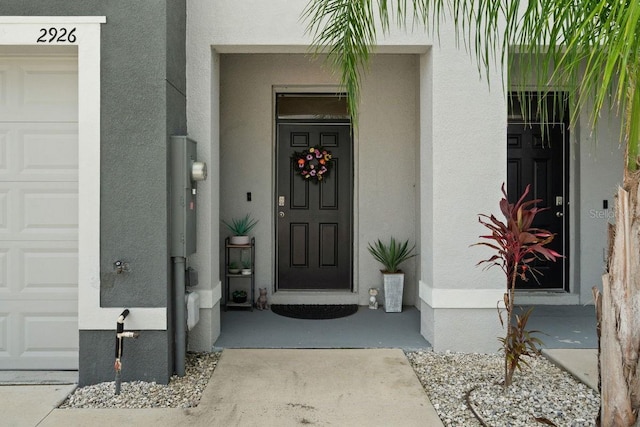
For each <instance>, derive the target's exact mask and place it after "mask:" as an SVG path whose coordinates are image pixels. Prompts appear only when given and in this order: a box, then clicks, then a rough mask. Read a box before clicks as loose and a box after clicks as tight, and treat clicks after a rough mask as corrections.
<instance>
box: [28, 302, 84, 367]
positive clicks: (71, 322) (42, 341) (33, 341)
mask: <svg viewBox="0 0 640 427" xmlns="http://www.w3.org/2000/svg"><path fill="white" fill-rule="evenodd" d="M62 330H74V331H75V333H74V334H63V335H61V334H60V333H59V332H60V331H62ZM23 351H24V353H25V354H28V353H31V354H34V353H39V354H40V355H44V354H52V355H53V354H56V353H57V354H60V352H65V353H67V355H68V356H70V355H71V354H69V353H74V352H77V351H78V316H76V315H74V314H73V313H66V314H59V315H56V316H53V315H51V314H50V313H48V312H47V313H46V314H43V313H25V314H24V349H23ZM34 355H35V354H34Z"/></svg>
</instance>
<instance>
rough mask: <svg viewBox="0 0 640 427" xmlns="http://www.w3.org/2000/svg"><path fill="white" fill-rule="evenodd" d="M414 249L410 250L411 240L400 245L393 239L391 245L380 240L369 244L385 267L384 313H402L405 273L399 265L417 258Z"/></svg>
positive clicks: (383, 272)
mask: <svg viewBox="0 0 640 427" xmlns="http://www.w3.org/2000/svg"><path fill="white" fill-rule="evenodd" d="M414 249H415V245H414V246H413V247H411V248H409V240H406V241H404V242H402V243H399V242H397V241H396V239H395V238H393V237H392V238H391V240H390V241H389V244H386V243H382V242H381V241H380V239H378V240H377V241H376V242H374V243H373V244H371V243H369V252H370V253H371V255H373V257H374V258H375V259H376V260H377V261H378V262H380V264H382V265H383V267H384V270H380V271H381V272H382V277H383V280H384V282H383V283H384V311H386V312H387V313H399V312H401V311H402V294H403V289H404V273H403V272H402V271H401V270H400V269H399V265H400V264H402V263H403V262H404V261H406V260H408V259H409V258H413V257H414V256H416V254H414V253H413V250H414Z"/></svg>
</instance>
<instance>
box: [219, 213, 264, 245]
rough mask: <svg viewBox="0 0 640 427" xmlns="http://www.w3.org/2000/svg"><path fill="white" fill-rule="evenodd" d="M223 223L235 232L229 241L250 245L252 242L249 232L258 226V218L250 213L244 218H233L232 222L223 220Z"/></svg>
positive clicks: (235, 243)
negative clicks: (253, 217)
mask: <svg viewBox="0 0 640 427" xmlns="http://www.w3.org/2000/svg"><path fill="white" fill-rule="evenodd" d="M222 223H223V224H224V225H226V226H227V228H228V229H229V230H230V231H231V233H233V236H231V237H229V243H231V244H232V245H248V244H249V243H250V242H251V238H250V237H249V232H250V231H251V230H253V227H255V226H256V224H257V223H258V220H256V219H252V218H251V216H250V215H249V214H246V215H245V216H244V217H242V218H233V219H232V220H231V222H227V221H225V220H222Z"/></svg>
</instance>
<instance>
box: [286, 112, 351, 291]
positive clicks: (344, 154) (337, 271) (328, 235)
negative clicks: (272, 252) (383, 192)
mask: <svg viewBox="0 0 640 427" xmlns="http://www.w3.org/2000/svg"><path fill="white" fill-rule="evenodd" d="M277 141H278V147H277V150H278V154H277V158H278V165H277V194H276V198H277V200H276V202H277V203H276V209H277V211H276V224H277V225H276V228H277V248H276V251H277V266H276V268H277V287H278V289H280V290H285V289H286V290H351V287H352V267H351V265H352V246H353V245H352V243H351V242H352V240H351V239H352V225H351V224H352V189H353V171H352V163H353V162H352V143H351V127H350V125H349V124H346V123H345V124H287V123H280V124H278V135H277ZM316 146H321V147H323V148H325V149H327V150H328V151H330V152H331V154H332V160H331V161H332V162H333V167H332V168H331V169H330V171H329V173H328V174H327V175H326V177H325V179H324V180H323V181H321V182H319V183H315V182H313V181H311V180H305V179H304V178H303V177H302V176H301V175H300V174H299V173H298V168H297V164H296V163H295V161H294V160H293V159H292V155H293V154H294V152H300V151H304V150H307V149H309V148H310V147H316Z"/></svg>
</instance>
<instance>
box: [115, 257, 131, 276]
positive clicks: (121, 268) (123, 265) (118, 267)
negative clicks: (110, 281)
mask: <svg viewBox="0 0 640 427" xmlns="http://www.w3.org/2000/svg"><path fill="white" fill-rule="evenodd" d="M113 268H114V270H115V272H116V274H122V272H125V271H126V272H128V271H130V270H129V263H128V262H124V261H120V260H117V261H115V262H114V263H113Z"/></svg>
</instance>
